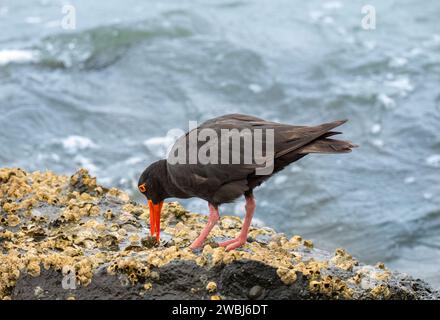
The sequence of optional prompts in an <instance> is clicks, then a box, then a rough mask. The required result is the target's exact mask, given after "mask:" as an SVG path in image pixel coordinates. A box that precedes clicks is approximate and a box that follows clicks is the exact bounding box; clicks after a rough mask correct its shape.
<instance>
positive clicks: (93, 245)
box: [0, 169, 440, 299]
mask: <svg viewBox="0 0 440 320" xmlns="http://www.w3.org/2000/svg"><path fill="white" fill-rule="evenodd" d="M206 219H207V218H206V216H204V215H199V214H195V213H189V212H187V211H186V210H185V209H184V208H182V207H181V206H180V205H179V204H178V203H168V204H165V205H164V208H163V212H162V217H161V224H162V225H161V226H162V233H161V237H162V238H161V242H160V243H159V244H157V243H155V241H154V240H153V239H149V238H147V231H148V230H149V225H148V223H147V222H148V221H149V210H148V207H147V206H145V205H140V204H137V203H134V202H131V201H130V199H129V196H128V195H127V194H126V193H124V192H122V191H120V190H117V189H114V188H113V189H106V188H103V187H101V186H99V185H98V184H97V183H96V179H95V178H93V177H90V176H89V174H88V172H87V171H86V170H83V169H82V170H80V171H78V172H77V173H75V174H74V175H73V176H71V177H66V176H59V175H55V174H53V173H51V172H45V173H40V172H34V173H26V172H25V171H23V170H21V169H0V250H1V256H0V298H2V299H438V298H440V294H439V292H437V291H435V290H433V289H432V288H431V287H430V286H429V285H428V284H426V283H425V282H423V281H421V280H415V279H413V278H411V277H410V276H408V275H405V274H401V273H397V272H393V271H391V270H388V269H387V268H386V267H385V266H384V265H383V264H382V263H378V264H377V265H376V266H369V265H363V264H360V263H359V262H358V261H357V260H356V259H354V258H353V257H352V256H351V255H349V254H348V253H347V252H346V251H345V250H343V249H337V250H336V251H335V252H334V253H329V252H326V251H322V250H319V249H316V248H314V247H313V243H312V242H311V241H310V240H303V239H302V238H301V237H300V236H294V237H292V238H290V239H288V238H286V237H285V236H284V235H283V234H277V233H276V232H274V231H273V230H272V229H268V228H260V229H258V228H251V231H250V234H249V239H248V243H247V244H246V245H245V246H244V247H243V248H241V249H238V250H232V251H230V252H225V250H224V248H220V247H218V246H217V245H216V241H219V240H223V239H225V238H230V237H233V236H235V235H236V234H237V233H238V231H239V229H240V227H241V223H242V222H241V220H240V219H239V218H237V217H230V216H224V217H222V218H221V221H220V223H219V226H217V227H215V228H214V229H213V232H212V237H211V238H210V239H209V240H208V243H206V245H205V246H204V248H202V249H200V250H198V251H196V252H192V251H191V250H190V249H189V248H188V245H189V244H190V243H191V241H192V240H193V239H195V238H196V236H197V234H198V232H199V231H200V230H201V229H202V227H203V226H204V223H205V222H206Z"/></svg>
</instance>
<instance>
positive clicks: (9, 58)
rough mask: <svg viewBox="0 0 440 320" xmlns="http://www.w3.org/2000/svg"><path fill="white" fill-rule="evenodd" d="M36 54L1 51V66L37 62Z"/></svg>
mask: <svg viewBox="0 0 440 320" xmlns="http://www.w3.org/2000/svg"><path fill="white" fill-rule="evenodd" d="M36 59H37V57H36V52H35V51H32V50H0V66H1V65H7V64H9V63H26V62H33V61H36Z"/></svg>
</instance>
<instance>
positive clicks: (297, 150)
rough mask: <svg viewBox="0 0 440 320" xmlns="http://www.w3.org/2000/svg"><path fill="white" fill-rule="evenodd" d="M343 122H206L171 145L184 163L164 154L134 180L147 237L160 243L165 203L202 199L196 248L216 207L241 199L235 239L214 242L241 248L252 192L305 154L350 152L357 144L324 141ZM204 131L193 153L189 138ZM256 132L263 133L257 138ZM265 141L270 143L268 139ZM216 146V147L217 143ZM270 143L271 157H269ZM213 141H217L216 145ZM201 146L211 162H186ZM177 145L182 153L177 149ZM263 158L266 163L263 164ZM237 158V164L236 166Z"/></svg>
mask: <svg viewBox="0 0 440 320" xmlns="http://www.w3.org/2000/svg"><path fill="white" fill-rule="evenodd" d="M345 122H346V120H342V121H334V122H330V123H324V124H321V125H318V126H312V127H309V126H292V125H288V124H281V123H276V122H270V121H265V120H263V119H259V118H256V117H253V116H248V115H242V114H230V115H225V116H221V117H218V118H214V119H211V120H208V121H206V122H205V123H203V124H201V125H200V126H199V127H197V128H196V129H193V130H191V131H190V132H188V133H186V135H184V136H182V137H181V138H180V139H178V141H177V142H176V143H175V144H174V147H173V149H172V150H171V152H170V155H173V156H176V150H178V151H180V152H182V151H183V154H184V157H181V158H180V159H181V160H183V161H176V159H175V158H173V161H170V155H169V156H168V158H167V159H163V160H159V161H156V162H154V163H153V164H151V165H150V166H149V167H148V168H147V169H145V170H144V172H143V173H142V175H141V177H140V178H139V183H138V186H139V191H140V192H142V193H143V194H144V195H145V196H146V197H147V199H148V204H149V207H150V232H151V235H152V236H153V235H156V239H157V240H159V235H160V212H161V208H162V204H163V201H164V199H166V198H192V197H198V198H201V199H204V200H206V201H207V202H208V207H209V219H208V223H207V225H206V226H205V228H204V229H203V231H202V232H201V234H200V235H199V237H198V238H197V239H195V240H194V242H193V243H192V245H191V248H192V249H195V248H198V247H201V246H202V245H203V242H204V241H205V239H206V237H207V236H208V234H209V232H210V231H211V230H212V228H213V227H214V226H215V224H216V223H217V221H218V220H219V212H218V207H219V205H221V204H222V203H227V202H233V201H234V200H236V199H237V198H238V197H240V196H242V195H244V196H245V199H246V205H245V209H246V216H245V218H244V222H243V226H242V229H241V232H240V234H239V235H238V237H237V238H235V239H232V240H228V241H225V242H222V243H219V245H220V246H225V247H226V250H231V249H235V248H238V247H240V246H242V245H243V244H244V243H246V239H247V235H248V230H249V226H250V224H251V220H252V216H253V214H254V210H255V206H256V205H255V198H254V196H253V193H252V191H253V189H254V188H255V187H257V186H259V185H260V184H261V183H263V182H264V181H265V180H267V179H268V178H270V177H271V176H272V175H273V174H275V173H277V172H279V171H280V170H282V169H284V167H286V166H287V165H288V164H290V163H292V162H295V161H297V160H299V159H301V158H302V157H304V156H305V155H307V154H309V153H346V152H350V151H351V148H353V147H356V145H354V144H351V143H350V142H348V141H342V140H335V139H329V137H330V136H333V135H336V134H340V132H334V131H331V130H332V129H333V128H335V127H338V126H340V125H341V124H343V123H345ZM203 129H208V130H205V133H204V135H205V136H204V138H200V136H199V137H198V138H197V136H196V138H195V139H196V140H193V141H196V142H195V145H196V149H191V133H194V132H195V133H196V135H197V134H198V133H200V134H201V133H202V132H203ZM234 129H235V133H236V134H237V132H238V133H239V138H238V142H239V147H238V148H235V149H234V143H231V144H229V141H230V138H231V141H232V139H234V137H233V135H231V132H234ZM237 129H238V130H237ZM257 129H258V130H260V133H261V132H262V134H260V133H259V135H257V133H256V132H257V131H258V130H257ZM206 132H208V133H209V134H208V135H209V137H210V139H209V140H208V139H207V137H206ZM225 133H226V134H227V139H221V138H223V137H225ZM271 133H272V134H271ZM212 134H217V136H216V137H215V135H214V136H212ZM231 136H232V137H231ZM246 136H247V137H248V138H249V137H251V138H252V139H253V140H252V141H253V143H252V144H251V148H250V149H249V148H248V149H247V150H246V147H245V143H246ZM213 137H215V138H213ZM270 137H272V138H271V139H269V138H270ZM225 140H226V142H225ZM219 141H220V143H218V142H219ZM236 141H237V140H236ZM249 141H250V140H248V142H249ZM258 141H259V142H260V144H259V146H260V147H261V148H262V149H263V151H265V152H262V153H260V156H259V158H258V156H257V155H256V152H255V151H257V150H256V149H257V145H258V143H257V142H258ZM271 141H272V145H273V152H272V153H271V157H270V155H269V154H270V152H269V151H270V142H271ZM209 142H211V144H210V146H211V149H209V148H208V147H206V144H207V143H208V144H209ZM213 142H217V145H215V144H214V143H213ZM182 143H183V144H182ZM203 145H205V147H204V148H205V149H204V150H205V151H206V149H209V152H206V153H205V155H208V154H209V156H208V157H211V158H210V159H211V160H210V162H208V163H207V162H206V160H204V161H205V162H203V161H202V160H201V159H199V158H198V157H197V154H196V157H193V161H192V162H191V161H190V157H191V155H190V154H191V152H194V150H196V152H197V151H201V150H202V149H201V148H203V147H202V146H203ZM179 146H180V149H181V150H179ZM182 146H183V148H182ZM212 146H214V147H212ZM224 146H226V150H223V147H224ZM235 146H237V144H236V145H235ZM252 146H254V147H255V148H254V152H249V150H252ZM191 150H192V151H191ZM222 150H223V152H222ZM268 150H269V151H268ZM216 151H217V152H216ZM225 151H226V152H225ZM246 153H247V154H246ZM263 154H264V155H265V159H266V162H265V163H263V164H262V162H261V159H262V155H263ZM234 155H236V156H239V158H236V159H235V162H234V161H231V159H233V157H234ZM249 156H250V157H251V159H250V158H249ZM212 157H217V160H216V161H213V160H212V159H213V158H212ZM246 157H248V158H247V159H248V161H245V160H244V159H245V158H246ZM194 159H195V162H194ZM237 159H239V161H238V162H237ZM271 159H272V160H273V161H272V162H271V161H270V160H271ZM249 160H251V161H249ZM267 163H271V164H272V170H270V168H269V171H267V172H266V173H264V170H262V168H263V167H268V166H267ZM259 169H260V170H262V173H258V170H259Z"/></svg>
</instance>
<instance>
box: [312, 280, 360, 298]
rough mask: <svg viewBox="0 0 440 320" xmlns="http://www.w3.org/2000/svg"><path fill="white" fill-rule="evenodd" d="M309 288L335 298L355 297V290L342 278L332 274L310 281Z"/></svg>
mask: <svg viewBox="0 0 440 320" xmlns="http://www.w3.org/2000/svg"><path fill="white" fill-rule="evenodd" d="M309 289H310V291H311V292H313V293H316V294H321V295H325V296H328V297H333V298H342V299H351V298H352V297H353V290H352V289H351V288H350V287H349V286H348V285H347V284H346V283H345V282H344V281H342V280H341V279H340V278H338V277H333V276H331V275H326V276H324V277H322V278H321V279H319V280H312V281H310V282H309Z"/></svg>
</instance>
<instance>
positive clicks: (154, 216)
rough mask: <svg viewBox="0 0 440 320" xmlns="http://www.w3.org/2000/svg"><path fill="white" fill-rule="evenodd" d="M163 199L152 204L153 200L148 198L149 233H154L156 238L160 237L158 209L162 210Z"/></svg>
mask: <svg viewBox="0 0 440 320" xmlns="http://www.w3.org/2000/svg"><path fill="white" fill-rule="evenodd" d="M162 205H163V201H161V202H159V203H158V204H154V203H153V201H151V200H148V206H149V207H150V233H151V236H152V237H153V236H154V235H156V240H157V242H159V239H160V211H161V210H162Z"/></svg>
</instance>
